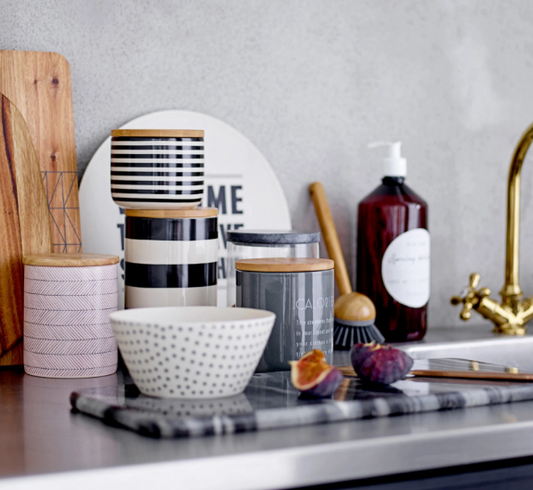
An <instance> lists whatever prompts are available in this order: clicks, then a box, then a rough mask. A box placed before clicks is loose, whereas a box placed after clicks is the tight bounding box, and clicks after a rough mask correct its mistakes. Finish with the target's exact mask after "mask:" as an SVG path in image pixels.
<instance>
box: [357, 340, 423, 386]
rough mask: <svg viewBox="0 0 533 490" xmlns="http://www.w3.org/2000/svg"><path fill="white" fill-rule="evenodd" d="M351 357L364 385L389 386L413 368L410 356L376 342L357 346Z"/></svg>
mask: <svg viewBox="0 0 533 490" xmlns="http://www.w3.org/2000/svg"><path fill="white" fill-rule="evenodd" d="M350 357H351V361H352V366H353V368H354V371H355V372H356V373H357V375H358V376H359V378H360V379H361V381H362V382H364V383H380V384H387V385H388V384H391V383H394V382H396V381H398V380H400V379H402V378H403V377H404V376H405V375H406V374H407V373H408V372H409V371H410V370H411V368H412V367H413V359H412V358H411V356H410V355H409V354H406V353H405V352H403V351H401V350H399V349H395V348H394V347H392V346H391V345H380V344H375V343H374V342H372V343H370V344H362V343H359V344H355V345H354V346H353V347H352V349H351V351H350Z"/></svg>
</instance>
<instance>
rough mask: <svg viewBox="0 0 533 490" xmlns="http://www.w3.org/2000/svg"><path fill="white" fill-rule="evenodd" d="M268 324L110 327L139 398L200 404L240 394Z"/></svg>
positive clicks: (116, 324)
mask: <svg viewBox="0 0 533 490" xmlns="http://www.w3.org/2000/svg"><path fill="white" fill-rule="evenodd" d="M272 323H273V321H272V319H270V318H267V319H261V320H253V321H248V322H243V321H236V322H234V323H221V324H207V325H197V326H187V325H184V326H176V325H166V326H165V325H158V324H148V325H146V324H143V325H141V324H137V323H135V322H113V329H114V332H115V336H116V338H117V341H118V345H119V348H120V352H121V353H122V356H123V358H124V361H125V363H126V366H127V367H128V370H129V371H130V374H131V376H132V378H133V380H134V381H135V384H136V385H137V387H138V388H139V390H140V391H141V393H143V394H145V395H150V396H157V397H164V398H186V399H201V398H219V397H226V396H231V395H236V394H238V393H242V391H243V390H244V388H245V387H246V385H247V384H248V382H249V381H250V378H251V376H252V374H253V373H254V371H255V368H256V366H257V364H258V362H259V359H260V357H261V355H262V353H263V351H264V349H265V346H266V343H267V341H268V338H269V336H270V332H271V329H272Z"/></svg>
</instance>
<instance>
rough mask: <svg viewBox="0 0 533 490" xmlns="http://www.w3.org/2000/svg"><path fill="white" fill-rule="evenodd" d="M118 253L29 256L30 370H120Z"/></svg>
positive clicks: (63, 373) (84, 373)
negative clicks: (114, 321)
mask: <svg viewBox="0 0 533 490" xmlns="http://www.w3.org/2000/svg"><path fill="white" fill-rule="evenodd" d="M118 260H119V259H118V257H117V256H115V255H100V254H56V253H49V254H40V255H27V256H25V257H24V371H25V372H26V373H28V374H32V375H34V376H41V377H44V378H93V377H96V376H105V375H108V374H112V373H114V372H115V371H116V370H117V342H116V340H115V336H114V335H113V328H112V327H111V322H110V321H109V315H110V313H112V312H114V311H116V310H117V304H118V291H117V290H118V265H117V264H118Z"/></svg>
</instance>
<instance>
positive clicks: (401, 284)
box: [381, 228, 430, 308]
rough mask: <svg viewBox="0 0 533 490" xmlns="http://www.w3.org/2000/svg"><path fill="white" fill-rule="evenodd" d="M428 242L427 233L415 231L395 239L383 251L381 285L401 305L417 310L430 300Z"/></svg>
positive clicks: (419, 229)
mask: <svg viewBox="0 0 533 490" xmlns="http://www.w3.org/2000/svg"><path fill="white" fill-rule="evenodd" d="M429 242H430V238H429V232H428V231H427V230H424V229H423V228H417V229H415V230H410V231H406V232H405V233H402V234H401V235H399V236H397V237H396V238H395V239H394V240H393V241H392V242H391V243H390V245H389V246H388V247H387V250H385V254H384V255H383V260H382V261H381V276H382V278H383V283H384V284H385V287H386V288H387V291H388V293H389V294H390V295H391V296H392V297H393V298H394V299H395V300H396V301H398V303H401V304H402V305H405V306H409V307H411V308H420V307H422V306H424V305H425V304H426V303H427V302H428V300H429Z"/></svg>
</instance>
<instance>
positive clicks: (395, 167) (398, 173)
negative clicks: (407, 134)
mask: <svg viewBox="0 0 533 490" xmlns="http://www.w3.org/2000/svg"><path fill="white" fill-rule="evenodd" d="M378 146H388V147H389V155H388V156H387V157H385V158H384V159H383V176H384V177H405V176H406V175H407V160H406V159H405V158H402V155H401V148H402V142H401V141H395V142H391V141H375V142H373V143H369V144H368V147H369V148H377V147H378Z"/></svg>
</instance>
